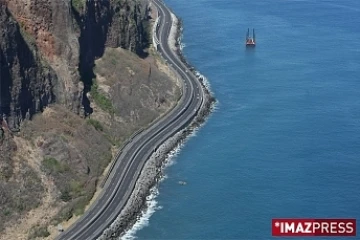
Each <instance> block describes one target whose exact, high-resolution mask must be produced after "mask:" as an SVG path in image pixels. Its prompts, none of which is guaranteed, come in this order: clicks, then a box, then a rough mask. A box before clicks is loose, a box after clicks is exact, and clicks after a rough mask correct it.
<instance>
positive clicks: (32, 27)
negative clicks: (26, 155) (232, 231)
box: [0, 0, 148, 128]
mask: <svg viewBox="0 0 360 240" xmlns="http://www.w3.org/2000/svg"><path fill="white" fill-rule="evenodd" d="M75 2H76V3H75ZM0 4H1V22H0V24H1V29H0V31H1V36H0V40H1V59H2V60H1V64H2V66H4V67H3V68H2V73H1V85H0V86H1V109H2V113H4V114H5V115H6V116H8V117H9V125H10V127H11V128H18V127H19V123H20V122H21V121H22V120H23V119H24V118H25V117H26V116H28V117H31V116H32V114H34V113H35V112H38V111H41V110H42V108H43V107H44V106H46V105H47V104H48V103H49V102H52V101H55V100H56V102H58V103H61V104H64V105H65V106H66V107H67V108H68V109H70V110H72V111H73V112H75V113H77V114H83V113H84V112H83V111H82V109H83V108H85V109H84V110H85V114H86V113H91V112H92V109H91V108H90V107H89V106H90V104H89V101H88V99H87V97H86V93H87V92H88V91H89V90H90V87H91V85H92V78H93V77H94V74H93V72H92V68H93V66H94V61H95V59H96V58H98V57H101V56H102V55H103V53H104V49H105V47H106V46H108V47H122V48H125V49H129V50H131V51H133V52H136V53H137V54H139V55H141V54H143V48H144V47H145V46H147V44H148V34H147V31H146V30H147V29H146V28H147V24H148V23H147V5H146V4H145V2H138V1H135V0H103V1H100V0H90V1H87V0H76V1H75V0H74V1H72V0H66V1H53V0H0ZM17 53H19V54H22V55H23V56H20V55H19V54H17ZM25 59H26V60H25ZM6 66H7V67H6ZM57 79H58V81H57ZM25 96H26V97H25ZM27 113H28V114H27Z"/></svg>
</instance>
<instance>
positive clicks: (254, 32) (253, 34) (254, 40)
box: [253, 28, 255, 42]
mask: <svg viewBox="0 0 360 240" xmlns="http://www.w3.org/2000/svg"><path fill="white" fill-rule="evenodd" d="M253 40H254V42H255V28H253Z"/></svg>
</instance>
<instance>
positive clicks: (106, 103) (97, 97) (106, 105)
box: [90, 79, 114, 114]
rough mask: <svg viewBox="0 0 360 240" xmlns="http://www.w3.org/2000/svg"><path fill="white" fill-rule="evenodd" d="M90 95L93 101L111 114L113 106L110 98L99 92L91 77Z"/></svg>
mask: <svg viewBox="0 0 360 240" xmlns="http://www.w3.org/2000/svg"><path fill="white" fill-rule="evenodd" d="M90 93H91V96H92V97H93V98H94V101H95V103H96V104H97V105H98V106H99V107H100V108H101V109H102V110H104V111H106V112H108V113H110V114H113V113H114V107H113V105H112V103H111V100H110V99H109V98H107V97H106V96H105V95H104V94H102V93H100V91H99V87H98V85H97V83H96V82H95V79H93V85H92V86H91V91H90Z"/></svg>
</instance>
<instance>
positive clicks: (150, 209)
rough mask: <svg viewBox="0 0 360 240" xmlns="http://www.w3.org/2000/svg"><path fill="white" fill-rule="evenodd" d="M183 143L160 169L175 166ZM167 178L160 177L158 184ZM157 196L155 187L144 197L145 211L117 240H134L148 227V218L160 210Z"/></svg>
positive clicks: (157, 191)
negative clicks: (140, 231) (139, 232)
mask: <svg viewBox="0 0 360 240" xmlns="http://www.w3.org/2000/svg"><path fill="white" fill-rule="evenodd" d="M183 144H184V143H183V142H182V143H179V144H178V146H176V147H175V148H174V149H173V150H172V151H170V153H168V155H167V157H166V159H165V161H164V164H163V165H162V169H165V168H167V167H169V166H172V165H173V164H175V157H176V156H177V155H178V154H179V153H180V150H181V147H182V146H183ZM166 178H167V176H166V175H164V176H162V177H161V179H160V180H159V182H162V181H164V180H165V179H166ZM158 195H159V189H158V187H157V186H154V187H153V188H151V189H150V195H149V196H147V197H146V202H145V209H144V210H143V211H142V212H141V214H140V216H138V218H137V220H136V222H135V224H134V225H133V226H132V228H130V229H129V230H128V231H126V232H125V234H124V235H123V236H121V237H120V238H119V240H134V239H136V233H137V232H138V231H139V230H141V229H143V228H144V227H146V226H148V225H149V221H150V217H151V216H152V215H153V214H154V213H155V212H156V211H157V210H160V209H162V206H160V205H159V204H158V202H157V201H156V198H157V197H158Z"/></svg>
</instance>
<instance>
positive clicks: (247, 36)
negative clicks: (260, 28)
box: [246, 28, 250, 41]
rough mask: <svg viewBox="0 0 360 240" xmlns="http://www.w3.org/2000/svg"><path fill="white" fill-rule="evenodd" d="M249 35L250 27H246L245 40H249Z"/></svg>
mask: <svg viewBox="0 0 360 240" xmlns="http://www.w3.org/2000/svg"><path fill="white" fill-rule="evenodd" d="M249 35H250V29H249V28H248V31H247V34H246V41H247V40H249Z"/></svg>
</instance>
